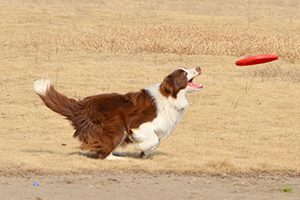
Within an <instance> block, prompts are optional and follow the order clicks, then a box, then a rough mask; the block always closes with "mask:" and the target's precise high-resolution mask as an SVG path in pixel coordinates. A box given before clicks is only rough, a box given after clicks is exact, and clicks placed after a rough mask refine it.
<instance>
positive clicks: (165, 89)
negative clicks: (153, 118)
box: [160, 75, 174, 97]
mask: <svg viewBox="0 0 300 200" xmlns="http://www.w3.org/2000/svg"><path fill="white" fill-rule="evenodd" d="M173 85H174V83H173V81H172V77H171V75H168V76H167V77H165V78H164V80H163V82H162V83H161V85H160V91H161V93H162V95H163V96H165V97H169V96H174V91H173Z"/></svg>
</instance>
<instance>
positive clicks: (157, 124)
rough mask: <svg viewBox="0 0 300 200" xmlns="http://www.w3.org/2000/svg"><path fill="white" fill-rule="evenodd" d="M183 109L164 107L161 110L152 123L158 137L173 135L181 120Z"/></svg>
mask: <svg viewBox="0 0 300 200" xmlns="http://www.w3.org/2000/svg"><path fill="white" fill-rule="evenodd" d="M182 115H183V110H177V109H174V108H171V107H168V106H166V107H164V108H163V109H162V110H160V111H159V113H158V115H157V117H156V118H155V119H154V120H153V122H152V124H153V127H154V131H155V132H156V134H157V136H158V138H160V139H164V138H167V137H169V136H170V135H171V133H172V132H173V131H174V129H175V128H176V126H177V125H178V124H179V123H180V122H181V120H182Z"/></svg>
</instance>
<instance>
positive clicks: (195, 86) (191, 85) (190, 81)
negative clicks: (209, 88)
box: [188, 78, 203, 89]
mask: <svg viewBox="0 0 300 200" xmlns="http://www.w3.org/2000/svg"><path fill="white" fill-rule="evenodd" d="M193 80H194V78H192V79H191V80H189V82H188V86H190V87H192V88H195V89H201V88H203V85H201V84H200V85H196V84H194V83H193Z"/></svg>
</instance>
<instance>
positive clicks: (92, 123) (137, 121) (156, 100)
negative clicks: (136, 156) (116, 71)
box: [34, 67, 203, 160]
mask: <svg viewBox="0 0 300 200" xmlns="http://www.w3.org/2000/svg"><path fill="white" fill-rule="evenodd" d="M200 74H201V69H200V67H196V68H194V69H191V70H186V69H183V68H179V69H176V70H175V71H173V72H172V73H170V74H169V75H168V76H167V77H165V78H164V80H163V81H162V83H160V84H157V85H154V86H149V87H147V88H144V89H141V90H140V91H139V92H135V93H132V92H130V93H127V94H118V93H110V94H99V95H95V96H89V97H86V98H84V99H83V100H75V99H72V98H68V97H66V96H65V95H63V94H61V93H59V92H57V91H56V90H55V89H54V86H53V84H52V83H51V81H50V80H48V79H38V80H36V81H35V82H34V90H35V92H36V93H37V94H38V95H39V96H40V98H41V99H42V100H43V101H44V103H45V104H46V106H47V107H48V108H50V109H51V110H53V111H54V112H57V113H59V114H61V115H63V116H65V117H66V118H67V119H68V120H70V121H71V123H72V125H73V127H74V128H75V130H76V131H75V133H74V137H78V138H79V140H80V141H81V142H82V144H81V148H82V149H86V150H89V151H91V152H96V153H97V156H98V158H100V159H108V160H115V159H122V158H121V157H117V156H115V155H113V151H114V150H115V149H116V148H117V147H118V146H125V145H126V144H128V143H135V148H136V149H137V150H139V151H141V154H140V156H141V157H142V158H146V157H147V156H148V155H149V153H151V152H152V151H153V150H154V149H156V148H157V147H158V146H159V144H160V140H161V139H164V138H167V137H168V136H170V134H171V133H172V132H173V130H174V129H175V127H176V126H177V125H178V124H179V123H180V121H181V120H182V115H183V111H184V110H185V109H186V108H187V107H188V106H189V103H188V100H187V97H186V95H187V93H190V92H194V91H200V90H202V88H203V86H202V85H196V84H194V83H193V79H194V78H195V77H197V76H199V75H200Z"/></svg>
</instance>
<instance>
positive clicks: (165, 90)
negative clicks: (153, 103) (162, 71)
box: [160, 69, 187, 98]
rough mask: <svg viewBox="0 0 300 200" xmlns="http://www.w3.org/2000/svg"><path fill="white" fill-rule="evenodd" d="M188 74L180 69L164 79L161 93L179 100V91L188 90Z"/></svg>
mask: <svg viewBox="0 0 300 200" xmlns="http://www.w3.org/2000/svg"><path fill="white" fill-rule="evenodd" d="M186 75H187V73H186V72H185V71H184V70H182V69H178V70H175V71H174V72H172V73H171V74H169V75H168V76H167V77H166V78H164V80H163V82H162V84H161V85H160V92H161V94H162V95H163V96H165V97H169V96H172V97H173V98H177V94H178V92H179V90H182V89H184V88H186V86H187V78H186Z"/></svg>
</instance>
